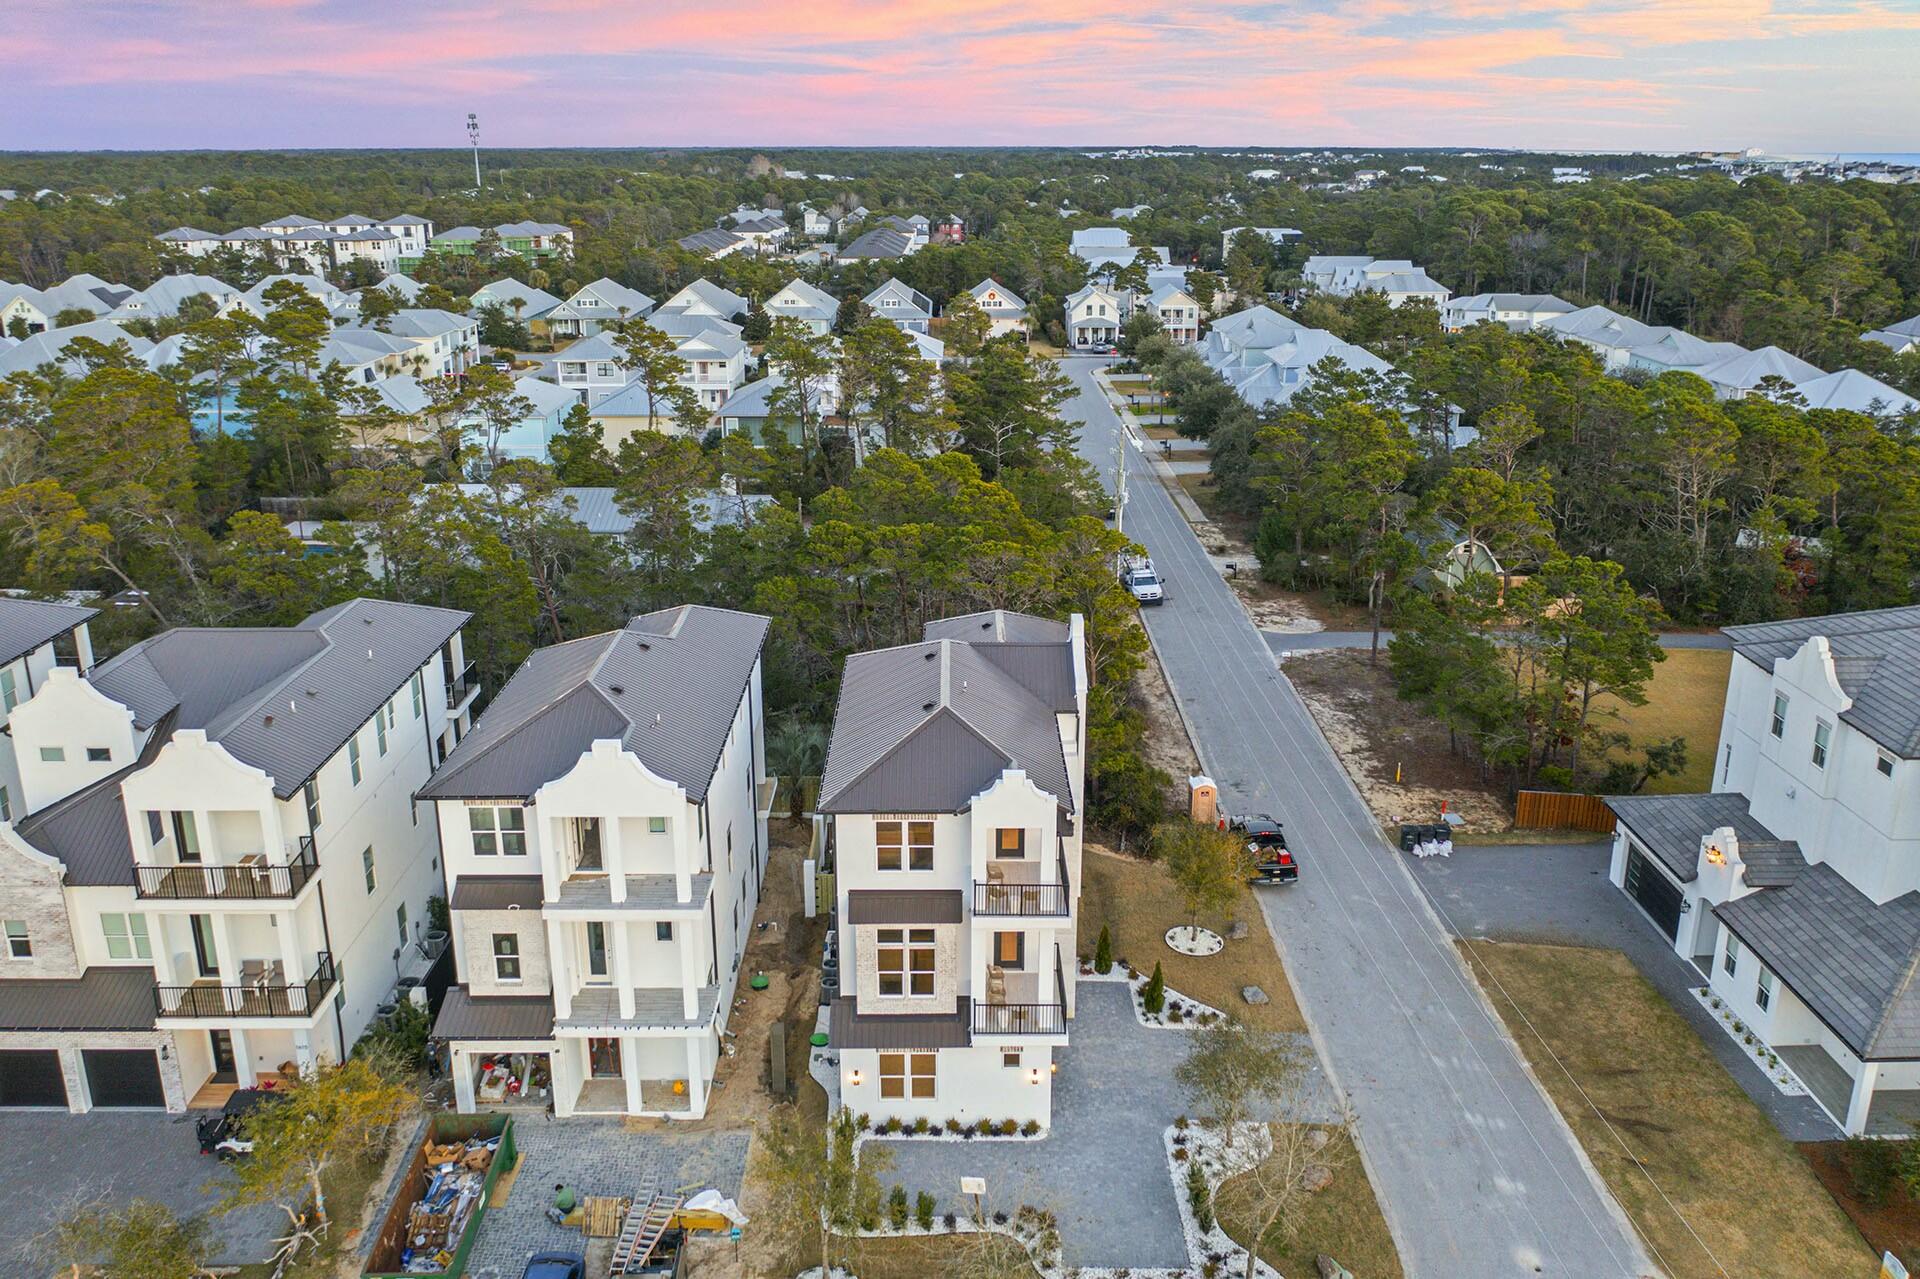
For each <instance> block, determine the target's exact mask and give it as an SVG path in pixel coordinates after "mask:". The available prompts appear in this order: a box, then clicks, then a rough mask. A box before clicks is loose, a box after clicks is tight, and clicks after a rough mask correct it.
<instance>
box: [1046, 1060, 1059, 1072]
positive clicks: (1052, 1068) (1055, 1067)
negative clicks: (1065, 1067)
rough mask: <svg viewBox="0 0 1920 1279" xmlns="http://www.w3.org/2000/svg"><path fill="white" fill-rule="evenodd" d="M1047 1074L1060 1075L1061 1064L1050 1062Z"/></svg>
mask: <svg viewBox="0 0 1920 1279" xmlns="http://www.w3.org/2000/svg"><path fill="white" fill-rule="evenodd" d="M1047 1073H1048V1074H1050V1075H1057V1074H1059V1073H1060V1063H1059V1062H1057V1061H1050V1062H1048V1063H1047Z"/></svg>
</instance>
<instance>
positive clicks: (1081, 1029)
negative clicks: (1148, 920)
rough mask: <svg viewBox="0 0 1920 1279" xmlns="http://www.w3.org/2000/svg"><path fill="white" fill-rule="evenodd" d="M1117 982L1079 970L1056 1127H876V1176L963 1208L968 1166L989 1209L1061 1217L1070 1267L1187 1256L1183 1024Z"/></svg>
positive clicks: (1323, 1114)
mask: <svg viewBox="0 0 1920 1279" xmlns="http://www.w3.org/2000/svg"><path fill="white" fill-rule="evenodd" d="M1131 999H1132V996H1131V995H1130V994H1129V993H1128V991H1127V988H1126V987H1125V986H1124V985H1122V984H1121V983H1119V982H1111V981H1085V982H1082V983H1081V984H1080V993H1079V997H1078V1004H1077V1007H1076V1009H1075V1013H1074V1019H1073V1023H1072V1026H1071V1029H1070V1034H1069V1042H1068V1045H1067V1047H1066V1048H1064V1049H1063V1050H1061V1052H1060V1054H1059V1062H1060V1073H1059V1074H1057V1075H1055V1076H1054V1081H1053V1128H1052V1130H1051V1131H1050V1132H1049V1133H1048V1135H1047V1136H1046V1137H1044V1138H1042V1139H1040V1140H1037V1141H957V1142H956V1141H902V1140H893V1141H888V1140H883V1139H879V1138H875V1139H873V1140H870V1141H868V1142H867V1143H866V1144H865V1147H864V1149H867V1150H873V1149H876V1148H880V1149H885V1150H887V1151H889V1152H890V1153H891V1154H892V1156H893V1166H892V1168H890V1169H889V1170H888V1171H886V1172H884V1173H882V1174H881V1178H880V1179H881V1183H882V1184H883V1185H888V1186H891V1185H893V1184H896V1183H897V1184H899V1185H902V1186H905V1187H906V1189H907V1196H908V1198H909V1199H912V1198H913V1197H914V1196H915V1195H917V1194H918V1193H919V1192H920V1191H922V1190H926V1191H930V1192H932V1194H933V1196H934V1199H935V1200H936V1201H937V1203H938V1205H939V1207H938V1211H939V1212H941V1213H947V1212H956V1213H970V1212H971V1211H972V1208H973V1205H972V1202H971V1201H970V1200H963V1199H962V1198H961V1195H960V1178H961V1177H963V1176H977V1177H985V1178H986V1179H987V1200H988V1202H987V1208H988V1211H989V1212H993V1211H1005V1212H1007V1213H1009V1214H1011V1213H1012V1212H1013V1211H1014V1209H1016V1208H1018V1207H1020V1206H1021V1205H1022V1204H1030V1205H1032V1206H1034V1207H1036V1208H1045V1209H1050V1210H1051V1211H1053V1212H1054V1213H1055V1214H1057V1215H1058V1217H1059V1219H1060V1243H1061V1254H1062V1255H1061V1259H1062V1261H1063V1262H1065V1264H1067V1265H1069V1266H1116V1267H1117V1266H1133V1267H1177V1266H1184V1265H1186V1264H1187V1250H1186V1242H1185V1239H1184V1237H1183V1236H1182V1234H1181V1231H1180V1211H1179V1209H1178V1208H1177V1207H1176V1206H1175V1203H1174V1197H1173V1196H1174V1189H1173V1180H1172V1178H1171V1177H1170V1176H1169V1175H1168V1172H1167V1160H1166V1155H1165V1153H1164V1147H1163V1145H1162V1143H1161V1134H1162V1133H1164V1132H1165V1131H1166V1129H1167V1126H1168V1125H1169V1124H1171V1123H1172V1122H1173V1121H1174V1118H1175V1117H1176V1116H1178V1115H1183V1114H1189V1113H1192V1110H1193V1108H1192V1107H1191V1106H1189V1105H1188V1103H1187V1100H1186V1097H1185V1096H1184V1095H1183V1094H1182V1092H1181V1090H1180V1085H1179V1084H1178V1083H1177V1082H1175V1080H1174V1077H1173V1070H1174V1067H1175V1066H1177V1065H1179V1063H1180V1059H1181V1058H1182V1057H1184V1056H1186V1053H1187V1036H1186V1034H1185V1033H1183V1032H1181V1031H1178V1030H1162V1029H1149V1028H1147V1027H1145V1026H1142V1025H1141V1024H1140V1022H1139V1020H1138V1019H1137V1018H1135V1016H1134V1013H1133V1009H1132V1007H1131ZM1310 1093H1311V1096H1312V1104H1313V1107H1314V1108H1313V1111H1312V1113H1309V1114H1305V1115H1301V1116H1298V1117H1299V1118H1303V1119H1326V1118H1329V1117H1330V1116H1331V1113H1332V1091H1331V1089H1329V1088H1328V1087H1327V1086H1326V1081H1325V1079H1324V1077H1322V1076H1320V1074H1319V1072H1318V1067H1316V1068H1315V1075H1314V1086H1313V1088H1312V1089H1311V1090H1310Z"/></svg>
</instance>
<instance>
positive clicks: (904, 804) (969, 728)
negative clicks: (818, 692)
mask: <svg viewBox="0 0 1920 1279" xmlns="http://www.w3.org/2000/svg"><path fill="white" fill-rule="evenodd" d="M954 620H956V619H949V621H950V622H952V621H954ZM1035 620H1038V619H1035ZM957 621H958V623H959V625H960V626H961V627H962V628H963V629H964V628H965V627H966V626H967V625H969V624H973V625H976V626H977V622H975V621H973V619H957ZM998 647H1001V645H1000V644H998V643H995V642H985V643H980V642H970V641H963V640H957V639H953V638H950V637H946V636H942V637H940V638H935V639H929V640H926V641H923V642H922V643H919V644H907V645H903V646H901V647H899V648H888V649H880V650H878V651H875V652H868V653H855V654H853V655H852V656H851V657H849V658H848V659H847V664H846V670H845V673H844V676H843V678H842V680H841V684H840V704H839V708H838V710H837V711H836V712H835V715H834V724H833V742H832V745H831V746H830V747H829V748H828V752H827V764H826V769H825V772H824V775H823V776H822V778H821V783H820V800H819V807H820V810H821V811H822V812H944V813H950V812H959V811H960V810H961V809H963V808H965V807H966V805H967V803H968V802H969V801H970V800H971V799H972V798H973V797H974V796H975V795H977V794H979V793H980V792H981V791H983V790H985V789H987V788H988V787H990V786H991V785H993V783H994V781H995V780H996V779H997V778H998V777H999V776H1000V775H1001V773H1002V772H1004V771H1005V770H1007V769H1009V768H1018V769H1022V770H1024V771H1025V772H1026V774H1027V777H1028V778H1029V779H1030V780H1031V781H1032V782H1033V784H1034V785H1035V786H1037V787H1038V788H1039V789H1040V790H1042V791H1044V792H1046V793H1047V794H1049V795H1051V796H1053V797H1054V799H1055V800H1056V801H1057V802H1058V803H1059V804H1060V806H1061V807H1062V808H1065V809H1068V810H1071V809H1072V808H1073V804H1074V799H1073V792H1072V783H1071V782H1070V780H1069V779H1068V776H1067V768H1066V757H1065V755H1064V754H1063V752H1062V749H1061V746H1060V733H1059V727H1058V723H1057V721H1056V720H1055V718H1054V717H1055V714H1056V713H1057V711H1058V710H1060V709H1062V708H1061V707H1059V705H1058V701H1059V697H1058V687H1057V682H1056V681H1055V680H1054V679H1052V678H1048V679H1046V681H1045V682H1044V683H1041V684H1040V686H1039V691H1038V692H1036V690H1035V687H1033V686H1032V685H1030V684H1029V683H1028V682H1026V681H1027V680H1037V679H1038V677H1039V675H1040V673H1041V672H1042V669H1043V668H1042V664H1041V663H1042V661H1044V660H1046V659H1045V658H1044V657H1042V658H1041V659H1039V660H1033V655H1031V654H1027V653H1024V652H1022V653H1021V654H1019V655H1017V656H1014V657H1011V658H1010V657H1007V656H1006V655H1005V654H1001V655H999V657H998V660H996V656H995V655H994V654H993V652H992V650H994V649H996V648H998ZM1042 647H1045V648H1049V649H1052V650H1054V655H1053V657H1052V664H1053V665H1054V666H1057V665H1058V663H1059V661H1060V660H1062V659H1063V658H1064V660H1065V661H1066V662H1067V664H1068V665H1067V669H1068V672H1069V676H1068V679H1069V683H1071V662H1072V654H1071V651H1070V649H1069V646H1068V645H1067V644H1066V643H1064V642H1058V641H1055V642H1043V643H1042Z"/></svg>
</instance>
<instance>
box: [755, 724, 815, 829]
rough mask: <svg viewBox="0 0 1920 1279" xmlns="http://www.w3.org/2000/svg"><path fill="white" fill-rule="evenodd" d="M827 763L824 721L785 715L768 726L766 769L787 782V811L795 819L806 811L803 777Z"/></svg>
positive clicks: (813, 772)
mask: <svg viewBox="0 0 1920 1279" xmlns="http://www.w3.org/2000/svg"><path fill="white" fill-rule="evenodd" d="M826 763H827V730H826V727H825V726H824V725H821V724H812V723H808V722H807V721H806V720H803V719H800V718H798V717H797V716H792V715H786V716H781V717H780V718H779V719H778V720H776V722H775V723H774V724H773V726H772V727H771V728H769V729H768V730H767V771H768V772H770V773H772V774H773V775H774V776H775V777H777V778H779V779H780V780H781V781H783V782H785V783H786V786H787V815H788V816H789V817H791V818H792V819H793V820H794V821H796V822H797V821H799V820H800V819H801V818H802V817H803V816H804V815H805V812H806V795H805V788H804V785H803V783H804V780H805V779H806V778H809V777H818V776H819V775H820V770H821V769H822V768H824V767H826Z"/></svg>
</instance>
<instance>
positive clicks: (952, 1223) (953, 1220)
mask: <svg viewBox="0 0 1920 1279" xmlns="http://www.w3.org/2000/svg"><path fill="white" fill-rule="evenodd" d="M940 1224H941V1225H943V1226H945V1227H946V1228H947V1229H948V1230H958V1229H959V1228H960V1214H959V1213H957V1212H950V1213H948V1214H947V1215H946V1216H944V1217H942V1218H940Z"/></svg>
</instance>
